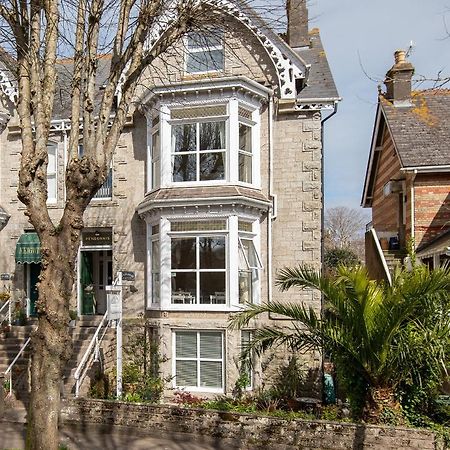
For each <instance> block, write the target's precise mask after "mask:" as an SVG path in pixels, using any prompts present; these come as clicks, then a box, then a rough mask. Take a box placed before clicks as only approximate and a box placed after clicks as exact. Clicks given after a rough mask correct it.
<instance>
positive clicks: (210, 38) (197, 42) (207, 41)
mask: <svg viewBox="0 0 450 450" xmlns="http://www.w3.org/2000/svg"><path fill="white" fill-rule="evenodd" d="M222 38H223V33H222V31H217V32H214V31H213V30H211V31H209V32H208V33H189V34H188V41H187V42H188V48H189V49H199V48H208V47H217V46H220V45H222Z"/></svg>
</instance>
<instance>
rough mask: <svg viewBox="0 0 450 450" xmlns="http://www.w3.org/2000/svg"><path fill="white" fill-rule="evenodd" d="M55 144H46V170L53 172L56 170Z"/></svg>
mask: <svg viewBox="0 0 450 450" xmlns="http://www.w3.org/2000/svg"><path fill="white" fill-rule="evenodd" d="M56 149H57V146H56V144H47V153H48V164H47V172H48V173H54V172H56Z"/></svg>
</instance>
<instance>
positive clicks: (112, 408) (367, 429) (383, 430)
mask: <svg viewBox="0 0 450 450" xmlns="http://www.w3.org/2000/svg"><path fill="white" fill-rule="evenodd" d="M61 417H62V420H63V421H64V422H71V423H74V422H75V423H81V424H89V423H100V424H105V425H110V426H113V425H121V426H127V427H136V428H140V429H145V430H147V431H150V432H153V433H163V434H164V435H165V436H166V437H169V436H170V434H171V433H180V432H182V433H190V434H191V435H192V436H191V437H193V438H194V437H195V438H197V439H198V438H199V437H201V436H209V437H213V438H215V439H219V440H222V439H227V440H228V441H227V442H230V448H240V449H267V448H276V449H280V450H283V449H284V450H294V449H299V448H301V449H303V450H308V449H311V450H312V449H321V450H336V449H371V450H401V449H410V450H413V449H414V450H416V449H417V450H432V449H436V448H441V447H439V444H438V442H437V439H436V437H435V435H434V434H433V433H431V432H429V431H425V430H417V429H407V428H390V427H379V426H372V425H357V424H351V423H338V422H326V421H304V420H283V419H278V418H273V417H272V418H271V417H260V416H254V415H250V414H237V413H231V412H220V411H205V410H201V409H186V408H180V407H177V406H163V405H144V404H127V403H123V402H108V401H102V400H84V399H81V400H69V401H65V402H64V404H63V408H62V411H61ZM87 432H89V431H88V430H87ZM233 444H234V445H233Z"/></svg>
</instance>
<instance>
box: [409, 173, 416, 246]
mask: <svg viewBox="0 0 450 450" xmlns="http://www.w3.org/2000/svg"><path fill="white" fill-rule="evenodd" d="M416 176H417V169H414V172H413V177H412V180H411V194H410V197H411V239H414V238H415V231H414V219H415V217H414V216H415V214H414V181H415V180H416ZM415 247H416V244H415V242H414V250H415Z"/></svg>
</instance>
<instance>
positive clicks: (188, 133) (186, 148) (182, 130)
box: [172, 124, 196, 152]
mask: <svg viewBox="0 0 450 450" xmlns="http://www.w3.org/2000/svg"><path fill="white" fill-rule="evenodd" d="M195 136H196V126H195V124H185V125H174V126H172V152H194V151H195V148H196V142H195V141H196V139H195Z"/></svg>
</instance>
